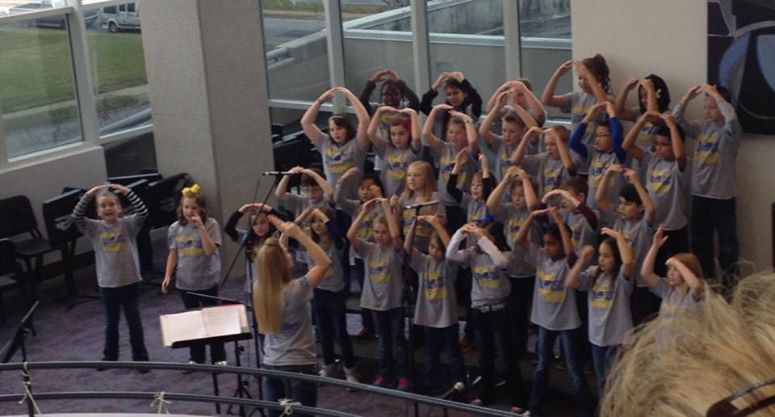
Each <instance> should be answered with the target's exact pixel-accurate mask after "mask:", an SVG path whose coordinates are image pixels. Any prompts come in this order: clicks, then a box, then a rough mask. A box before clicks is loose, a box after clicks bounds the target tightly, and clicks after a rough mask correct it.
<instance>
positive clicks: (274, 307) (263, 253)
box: [253, 238, 291, 334]
mask: <svg viewBox="0 0 775 417" xmlns="http://www.w3.org/2000/svg"><path fill="white" fill-rule="evenodd" d="M255 249H256V248H254V250H255ZM257 249H258V252H257V255H256V257H255V260H254V262H255V264H256V269H257V270H258V276H259V277H261V279H257V280H256V282H255V284H254V291H253V307H254V309H255V314H256V321H257V322H258V328H259V330H260V331H261V333H263V334H272V333H275V332H278V331H279V330H280V327H282V291H283V289H284V288H285V285H286V284H287V283H288V282H289V281H290V279H291V276H290V271H289V269H290V268H289V267H288V260H287V257H286V253H285V249H284V248H283V247H282V245H281V244H280V242H279V241H278V240H277V239H275V238H268V239H266V241H264V243H263V244H262V245H261V246H260V247H258V248H257Z"/></svg>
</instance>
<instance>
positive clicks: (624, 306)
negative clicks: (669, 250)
mask: <svg viewBox="0 0 775 417" xmlns="http://www.w3.org/2000/svg"><path fill="white" fill-rule="evenodd" d="M602 234H603V235H604V236H607V238H605V239H603V241H602V242H600V246H598V252H597V253H598V254H597V265H592V266H590V267H589V268H587V269H584V267H585V266H586V264H587V263H588V262H589V261H591V260H592V258H593V256H594V253H595V249H594V248H593V247H592V246H584V249H582V252H581V257H580V258H579V259H578V260H577V261H576V264H575V265H573V268H571V270H570V274H569V275H568V281H567V284H566V285H567V286H568V287H569V288H577V289H579V290H581V291H587V292H588V294H589V296H588V302H587V306H588V308H589V343H590V345H591V347H592V362H593V364H594V366H595V378H596V379H597V392H598V394H599V395H602V394H603V386H604V385H605V376H606V374H607V372H608V369H609V368H610V365H611V362H612V360H613V358H614V357H615V356H616V351H617V349H618V347H619V345H621V344H622V343H623V342H624V339H625V337H626V335H627V333H628V332H629V331H630V330H631V329H632V317H631V316H630V295H631V294H632V289H633V286H634V285H633V283H634V282H635V280H634V279H633V270H634V269H635V264H634V262H633V254H632V249H631V248H630V246H629V245H628V244H627V241H626V239H625V238H624V235H623V234H622V233H620V232H617V231H616V230H614V229H611V228H608V227H604V228H603V230H602Z"/></svg>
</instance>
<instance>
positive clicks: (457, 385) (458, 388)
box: [439, 381, 466, 400]
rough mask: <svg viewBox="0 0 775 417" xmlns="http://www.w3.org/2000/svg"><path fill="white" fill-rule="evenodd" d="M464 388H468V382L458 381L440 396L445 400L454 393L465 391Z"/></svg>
mask: <svg viewBox="0 0 775 417" xmlns="http://www.w3.org/2000/svg"><path fill="white" fill-rule="evenodd" d="M464 389H466V384H464V383H462V382H460V381H458V382H456V383H455V385H453V386H452V388H450V389H449V390H448V391H447V392H445V393H444V394H442V395H441V397H439V398H440V399H442V400H445V399H447V398H449V397H451V396H452V394H455V393H457V392H463V390H464Z"/></svg>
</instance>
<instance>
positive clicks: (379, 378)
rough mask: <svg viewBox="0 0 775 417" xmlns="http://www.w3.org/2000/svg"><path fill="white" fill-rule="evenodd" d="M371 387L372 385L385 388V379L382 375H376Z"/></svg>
mask: <svg viewBox="0 0 775 417" xmlns="http://www.w3.org/2000/svg"><path fill="white" fill-rule="evenodd" d="M371 385H374V386H377V387H382V388H385V387H387V384H386V381H385V378H384V377H383V376H382V375H379V374H377V375H376V376H375V377H374V382H372V383H371Z"/></svg>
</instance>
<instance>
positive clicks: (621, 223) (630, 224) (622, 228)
mask: <svg viewBox="0 0 775 417" xmlns="http://www.w3.org/2000/svg"><path fill="white" fill-rule="evenodd" d="M613 229H614V230H617V231H619V232H621V233H622V235H624V240H626V241H627V244H628V245H630V248H632V255H633V261H634V262H635V263H634V264H633V265H635V268H633V271H632V275H633V278H634V279H635V281H636V283H637V285H638V287H647V286H648V285H647V284H646V281H644V280H643V278H641V276H640V266H641V265H643V260H644V259H645V258H646V253H647V252H648V250H649V246H651V236H652V234H653V233H652V230H651V229H652V228H651V225H649V222H648V220H647V219H646V216H645V215H644V216H643V217H641V218H640V220H637V221H626V220H624V219H621V218H619V219H616V223H614V227H613Z"/></svg>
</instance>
